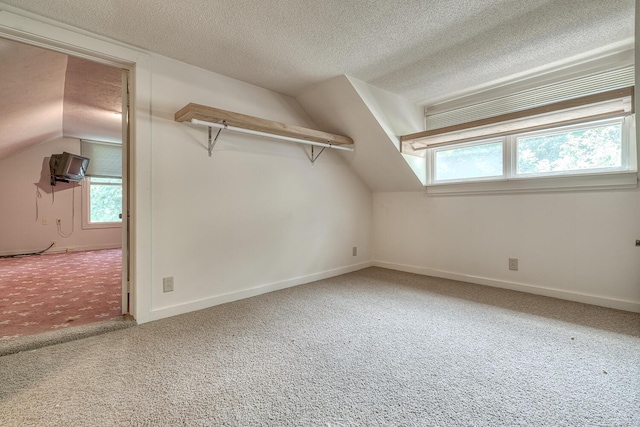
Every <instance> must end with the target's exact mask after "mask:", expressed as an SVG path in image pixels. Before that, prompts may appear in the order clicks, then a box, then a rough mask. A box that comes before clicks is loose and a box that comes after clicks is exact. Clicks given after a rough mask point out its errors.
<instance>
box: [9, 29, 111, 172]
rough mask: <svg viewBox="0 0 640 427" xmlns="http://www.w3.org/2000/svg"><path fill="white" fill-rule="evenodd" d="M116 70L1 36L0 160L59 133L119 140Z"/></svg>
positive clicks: (96, 138)
mask: <svg viewBox="0 0 640 427" xmlns="http://www.w3.org/2000/svg"><path fill="white" fill-rule="evenodd" d="M121 73H122V71H121V70H120V69H119V68H115V67H110V66H108V65H104V64H99V63H95V62H91V61H87V60H85V59H80V58H75V57H69V56H67V55H65V54H61V53H58V52H54V51H50V50H46V49H42V48H39V47H35V46H30V45H27V44H24V43H19V42H15V41H11V40H7V39H2V38H0V160H2V159H5V158H8V157H10V156H12V155H14V154H17V153H18V152H20V151H23V150H26V149H28V148H29V147H32V146H33V145H35V144H40V143H42V142H46V141H49V140H51V139H55V138H60V137H63V136H64V137H70V138H83V139H93V140H98V141H108V142H120V141H121V139H122V124H121V123H122V114H121V110H122V101H121V100H122V94H121V87H122V74H121Z"/></svg>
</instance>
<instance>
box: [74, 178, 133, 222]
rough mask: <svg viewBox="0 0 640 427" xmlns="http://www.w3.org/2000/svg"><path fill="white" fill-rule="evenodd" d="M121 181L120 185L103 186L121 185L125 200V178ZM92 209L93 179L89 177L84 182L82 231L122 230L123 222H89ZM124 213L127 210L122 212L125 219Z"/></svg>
mask: <svg viewBox="0 0 640 427" xmlns="http://www.w3.org/2000/svg"><path fill="white" fill-rule="evenodd" d="M119 179H121V180H122V182H121V183H120V184H102V185H119V186H120V187H122V197H123V199H124V198H125V192H124V188H125V187H124V185H125V184H124V179H123V178H119ZM93 185H100V184H93ZM123 206H124V205H123ZM90 207H91V177H90V176H87V177H85V179H84V180H83V181H82V229H83V230H92V229H96V228H122V221H119V222H89V218H91V212H90ZM124 211H125V209H124V208H123V212H121V214H122V218H123V219H124V215H125V213H124Z"/></svg>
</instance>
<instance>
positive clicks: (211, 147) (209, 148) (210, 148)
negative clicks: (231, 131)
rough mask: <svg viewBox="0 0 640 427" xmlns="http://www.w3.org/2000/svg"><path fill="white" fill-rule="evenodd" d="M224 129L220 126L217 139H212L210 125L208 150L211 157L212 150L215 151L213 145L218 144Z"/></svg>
mask: <svg viewBox="0 0 640 427" xmlns="http://www.w3.org/2000/svg"><path fill="white" fill-rule="evenodd" d="M222 129H224V128H220V129H218V133H217V134H216V137H215V139H214V140H213V141H212V140H211V126H209V146H208V148H207V149H208V151H209V157H211V152H212V151H213V147H215V146H216V142H218V137H219V136H220V132H222Z"/></svg>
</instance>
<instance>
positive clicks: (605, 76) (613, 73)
mask: <svg viewBox="0 0 640 427" xmlns="http://www.w3.org/2000/svg"><path fill="white" fill-rule="evenodd" d="M633 85H634V66H633V65H631V66H628V67H624V68H619V69H615V70H609V71H605V72H601V73H597V74H592V75H589V76H584V77H580V78H577V79H572V80H567V81H564V82H559V83H554V84H550V85H546V86H541V87H537V88H534V89H529V90H526V91H523V92H518V93H514V94H511V95H507V96H503V97H500V98H496V99H491V100H487V101H484V102H479V103H476V104H473V105H468V106H465V107H461V108H455V109H453V110H449V111H438V112H436V113H434V114H429V108H427V109H426V112H425V115H426V120H425V123H426V127H425V130H433V129H440V128H444V127H448V126H453V125H457V124H461V123H467V122H472V121H475V120H481V119H486V118H489V117H495V116H500V115H503V114H508V113H513V112H516V111H522V110H528V109H531V108H535V107H540V106H542V105H547V104H553V103H556V102H561V101H566V100H569V99H575V98H580V97H584V96H587V95H593V94H597V93H602V92H608V91H611V90H615V89H621V88H625V87H629V86H633Z"/></svg>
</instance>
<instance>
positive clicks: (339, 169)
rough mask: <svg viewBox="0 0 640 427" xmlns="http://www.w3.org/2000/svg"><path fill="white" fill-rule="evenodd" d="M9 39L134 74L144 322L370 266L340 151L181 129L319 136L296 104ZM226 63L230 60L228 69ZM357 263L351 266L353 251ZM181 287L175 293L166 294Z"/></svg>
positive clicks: (49, 30)
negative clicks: (197, 124) (250, 122)
mask: <svg viewBox="0 0 640 427" xmlns="http://www.w3.org/2000/svg"><path fill="white" fill-rule="evenodd" d="M9 9H10V10H9V11H4V10H3V11H0V34H3V35H5V36H8V37H18V38H20V39H21V40H32V41H33V42H36V43H44V44H45V45H51V46H54V47H62V48H65V49H69V50H71V51H76V52H79V53H81V54H83V55H86V56H89V57H97V58H100V59H101V60H103V61H107V62H108V63H112V64H118V63H120V64H122V66H123V67H131V69H132V74H131V76H132V84H133V97H132V105H133V110H132V117H133V121H132V132H131V147H132V148H131V151H132V153H131V162H132V172H131V174H130V180H131V182H132V194H131V224H132V236H131V255H132V265H131V277H132V284H133V288H132V289H133V293H132V314H134V316H135V317H136V319H137V320H138V322H140V323H141V322H146V321H149V320H153V319H158V318H162V317H166V316H170V315H174V314H178V313H183V312H187V311H191V310H195V309H199V308H204V307H207V306H211V305H214V304H218V303H222V302H226V301H230V300H233V299H238V298H243V297H247V296H250V295H255V294H259V293H263V292H267V291H270V290H274V289H278V288H282V287H286V286H293V285H296V284H300V283H305V282H308V281H312V280H316V279H320V278H323V277H329V276H332V275H337V274H341V273H344V272H347V271H351V270H354V269H359V268H362V267H365V266H368V265H370V262H371V216H372V210H371V193H370V192H369V191H368V189H367V187H366V185H365V184H364V183H363V182H362V181H361V180H360V179H359V178H358V176H357V175H356V174H355V173H354V172H353V171H352V170H351V168H350V167H349V165H348V164H347V163H346V162H345V160H344V159H343V158H342V157H341V156H339V155H337V154H336V153H335V152H332V151H331V150H327V151H325V153H324V154H322V156H321V157H320V158H319V160H317V161H316V163H315V166H313V167H312V166H311V164H310V162H309V160H307V157H306V154H305V151H304V149H303V148H302V146H300V145H293V144H289V143H283V142H273V141H267V140H263V139H261V138H256V137H241V136H238V135H233V134H230V133H225V134H224V135H223V136H222V139H221V141H220V142H219V143H218V146H217V147H216V150H215V152H214V155H213V157H211V158H209V157H208V156H207V151H206V149H205V148H204V147H205V146H206V129H205V128H198V129H196V128H194V127H191V126H190V125H185V124H181V123H176V122H175V121H174V120H173V115H174V113H175V112H176V111H177V110H178V109H180V108H181V107H183V106H184V105H185V104H187V103H189V102H197V103H201V104H205V105H211V106H214V107H218V108H224V109H228V110H232V111H237V112H240V113H245V114H249V115H254V116H258V117H262V118H266V119H275V120H279V121H283V122H286V123H291V124H298V125H303V126H308V127H311V126H313V123H311V121H310V120H309V119H308V117H307V116H306V115H305V114H304V112H303V111H302V109H301V108H300V107H299V105H298V104H297V103H296V101H295V100H293V99H292V98H290V97H286V96H282V95H280V94H277V93H274V92H271V91H267V90H264V89H261V88H259V87H256V86H252V85H249V84H245V83H242V82H239V81H237V80H233V79H230V78H226V77H223V76H220V75H217V74H214V73H211V72H207V71H204V70H201V69H198V68H196V67H193V66H189V65H187V64H184V63H180V62H178V61H174V60H170V59H167V58H163V57H160V56H157V55H153V54H150V53H148V52H143V51H141V50H139V49H136V48H133V47H131V46H126V45H123V44H121V43H117V42H114V41H111V40H108V39H105V38H102V37H99V36H96V35H93V34H91V33H88V32H86V31H81V30H77V29H73V28H70V27H67V26H65V27H61V26H59V25H58V24H57V23H55V22H53V21H50V20H43V19H42V18H40V17H37V16H36V15H33V14H29V13H26V12H23V11H19V10H17V9H14V8H9ZM221 60H223V59H221ZM353 246H357V247H358V255H357V256H355V257H353V256H352V247H353ZM166 276H174V278H175V291H174V292H171V293H166V294H165V293H163V292H162V278H163V277H166Z"/></svg>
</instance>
